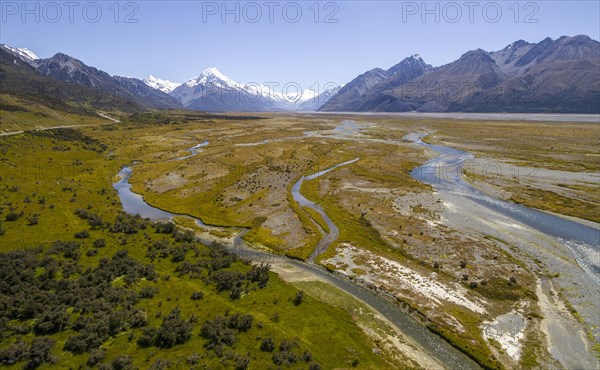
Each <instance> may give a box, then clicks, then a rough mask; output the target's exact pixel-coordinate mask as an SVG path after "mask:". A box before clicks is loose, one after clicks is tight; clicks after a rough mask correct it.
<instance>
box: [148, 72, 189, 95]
mask: <svg viewBox="0 0 600 370" xmlns="http://www.w3.org/2000/svg"><path fill="white" fill-rule="evenodd" d="M143 81H144V83H145V84H146V85H148V86H150V87H151V88H153V89H157V90H160V91H162V92H164V93H166V94H168V93H170V92H171V91H173V90H175V88H176V87H177V86H179V85H181V84H180V83H177V82H171V81H168V80H163V79H161V78H158V77H154V76H152V75H150V76H148V77H146V78H145V79H144V80H143Z"/></svg>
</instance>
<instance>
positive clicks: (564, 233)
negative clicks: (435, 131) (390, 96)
mask: <svg viewBox="0 0 600 370" xmlns="http://www.w3.org/2000/svg"><path fill="white" fill-rule="evenodd" d="M423 136H424V135H415V134H411V135H407V136H406V139H409V140H411V141H413V142H414V143H416V144H417V145H420V146H423V147H427V148H429V149H433V150H435V151H436V152H438V153H440V155H439V156H438V157H436V158H434V159H432V160H430V161H427V162H426V163H425V164H423V165H422V166H420V167H417V168H415V169H414V170H413V171H412V172H411V175H412V176H413V178H415V179H417V180H419V181H421V182H424V183H426V184H430V185H431V186H433V187H434V189H436V190H438V191H445V192H449V193H452V194H458V195H460V196H462V197H464V198H467V199H470V200H472V201H474V202H476V203H477V204H479V205H481V206H484V207H486V208H488V209H490V210H492V211H495V212H498V213H500V214H502V215H504V216H507V217H510V218H511V219H513V220H515V221H517V222H520V223H522V224H525V225H527V226H529V227H531V228H533V229H535V230H538V231H541V232H542V233H544V234H546V235H549V236H552V237H554V238H556V239H557V240H558V241H559V242H561V243H562V244H564V245H565V246H567V247H568V248H569V249H570V250H571V251H572V252H573V254H574V255H575V257H576V259H577V262H578V263H579V265H580V266H581V267H582V268H583V269H584V271H586V272H587V273H588V275H590V276H591V277H592V278H594V279H596V280H598V281H600V230H599V229H596V228H593V227H590V226H587V225H583V224H580V223H578V222H575V221H571V220H567V219H564V218H562V217H559V216H555V215H552V214H549V213H546V212H542V211H538V210H536V209H532V208H529V207H526V206H523V205H520V204H515V203H511V202H507V201H504V200H500V199H496V198H492V197H490V196H488V195H486V194H484V193H482V192H481V191H479V190H477V189H475V188H473V187H472V186H471V185H469V184H468V183H467V182H466V181H465V180H464V179H463V177H462V166H463V165H464V163H465V162H466V161H467V160H469V159H472V158H473V155H471V154H469V153H467V152H463V151H461V150H458V149H453V148H448V147H444V146H440V145H430V144H427V143H424V142H423V141H422V140H421V139H422V138H423Z"/></svg>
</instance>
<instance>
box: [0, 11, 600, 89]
mask: <svg viewBox="0 0 600 370" xmlns="http://www.w3.org/2000/svg"><path fill="white" fill-rule="evenodd" d="M599 3H600V2H598V1H533V2H532V1H530V2H525V1H523V2H515V1H496V2H491V1H481V2H479V1H472V2H470V3H469V2H466V1H457V2H447V1H437V2H436V1H430V2H427V3H423V2H422V1H415V2H412V1H338V2H327V1H322V2H318V3H316V2H315V1H298V2H289V1H281V2H278V1H274V2H273V1H271V2H269V1H256V2H246V1H244V2H227V3H223V2H221V1H218V2H213V1H179V2H176V1H168V2H167V1H131V2H126V1H124V2H118V3H115V2H114V1H106V2H103V1H97V2H85V1H84V2H77V1H75V2H71V3H69V4H72V5H65V4H66V3H65V2H63V1H57V2H44V1H42V2H37V1H29V2H27V3H25V5H23V4H24V3H23V2H22V1H5V0H2V1H1V4H0V5H1V8H0V9H1V10H0V11H1V19H0V27H1V29H0V31H1V32H0V35H1V36H0V42H2V43H6V44H8V45H11V46H16V47H27V48H30V49H32V50H33V51H34V52H36V53H37V54H38V55H39V56H40V57H50V56H52V55H54V54H55V53H56V52H59V51H60V52H64V53H66V54H69V55H72V56H74V57H77V58H79V59H81V60H82V61H84V62H85V63H86V64H89V65H92V66H95V67H97V68H99V69H102V70H105V71H107V72H109V73H110V74H118V75H124V76H131V77H138V78H144V77H145V76H147V75H149V74H153V75H155V76H158V77H161V78H165V79H169V80H172V81H176V82H184V81H186V80H188V79H190V78H192V77H194V76H196V75H198V74H199V73H200V72H201V71H202V70H204V69H206V68H208V67H211V66H215V67H217V68H218V69H220V70H221V72H223V73H224V74H226V75H228V76H229V77H231V78H233V79H234V80H238V81H240V82H257V83H265V82H278V83H280V84H281V85H283V84H285V83H289V82H295V83H298V84H299V85H300V86H301V87H302V88H303V89H306V88H311V87H313V85H314V83H316V82H318V83H320V84H321V86H322V85H323V84H325V83H327V82H334V83H346V82H348V81H350V80H351V79H352V78H354V77H356V75H358V74H360V73H362V72H364V71H366V70H368V69H371V68H374V67H382V68H389V67H390V66H392V65H393V64H395V63H397V62H399V61H400V60H402V59H403V58H404V57H406V56H409V55H412V54H415V53H418V54H420V55H421V56H422V57H423V59H425V61H426V62H428V63H430V64H433V65H435V66H437V65H442V64H445V63H448V62H451V61H453V60H455V59H457V58H458V57H460V55H461V54H463V53H464V52H466V51H468V50H471V49H476V48H482V49H485V50H497V49H501V48H503V47H504V46H506V45H507V44H509V43H511V42H513V41H515V40H518V39H524V40H527V41H531V42H538V41H540V40H542V39H544V38H545V37H552V38H557V37H560V36H561V35H577V34H586V35H589V36H590V37H592V38H594V39H596V40H598V38H599V37H600V35H599V34H600V24H599V22H600V19H599V17H600V16H599V14H600V5H599ZM466 4H470V5H466ZM515 4H516V6H515ZM299 10H300V12H301V14H300V12H299ZM99 11H100V12H101V14H100V13H99ZM259 11H260V14H259ZM236 18H237V19H236ZM136 21H137V22H136Z"/></svg>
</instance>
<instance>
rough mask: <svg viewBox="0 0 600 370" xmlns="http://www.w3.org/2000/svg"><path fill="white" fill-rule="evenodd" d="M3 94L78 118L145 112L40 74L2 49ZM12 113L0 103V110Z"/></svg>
mask: <svg viewBox="0 0 600 370" xmlns="http://www.w3.org/2000/svg"><path fill="white" fill-rule="evenodd" d="M0 93H2V94H9V95H12V96H16V97H18V98H19V99H20V100H22V101H30V102H35V103H38V104H42V105H45V106H47V107H50V108H52V109H57V110H62V111H66V112H73V113H79V114H93V115H95V114H96V111H97V110H120V111H124V112H133V111H139V110H143V107H142V106H141V105H139V104H137V103H135V102H132V101H129V100H124V99H120V98H118V97H115V96H113V95H111V94H109V93H107V92H105V91H103V90H100V89H95V88H91V87H86V86H81V85H75V84H72V83H68V82H64V81H60V80H57V79H54V78H51V77H48V76H44V75H42V74H40V73H39V72H38V71H37V69H36V68H35V67H34V66H32V65H30V64H29V63H27V62H25V61H23V60H22V58H21V57H20V56H18V55H15V53H14V52H12V51H10V50H7V48H5V47H0ZM4 109H11V108H10V107H6V106H4V105H3V104H2V103H0V110H4Z"/></svg>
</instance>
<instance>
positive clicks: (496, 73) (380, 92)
mask: <svg viewBox="0 0 600 370" xmlns="http://www.w3.org/2000/svg"><path fill="white" fill-rule="evenodd" d="M33 85H37V86H38V87H37V89H23V87H22V86H29V87H31V86H33ZM73 86H77V87H78V89H77V94H71V93H69V91H70V90H73ZM0 87H1V88H2V92H4V91H6V92H9V93H10V92H13V93H15V92H19V91H17V90H24V91H20V92H21V93H23V94H24V95H27V96H28V97H29V98H32V97H35V95H36V92H37V93H38V95H40V94H41V95H44V97H45V99H50V98H51V99H52V101H53V104H55V105H56V104H58V105H61V104H62V105H66V106H69V107H71V108H70V109H74V108H73V104H75V103H77V102H81V101H85V102H86V104H87V106H88V107H91V108H90V109H92V108H93V107H96V108H97V107H99V106H103V107H105V108H111V107H112V108H115V109H116V108H118V109H122V110H126V111H130V110H140V109H147V108H154V109H183V108H186V109H193V110H203V111H219V112H225V111H281V110H294V111H301V110H305V111H315V110H320V111H328V112H406V111H417V112H568V113H600V43H599V42H598V41H595V40H593V39H591V38H589V37H587V36H574V37H567V36H563V37H561V38H559V39H557V40H552V39H550V38H546V39H544V40H542V41H541V42H539V43H537V44H536V43H529V42H526V41H523V40H519V41H516V42H514V43H512V44H510V45H508V46H506V47H505V48H504V49H502V50H498V51H492V52H488V51H485V50H482V49H477V50H471V51H468V52H466V53H464V54H463V55H462V56H461V57H460V58H459V59H458V60H456V61H454V62H451V63H448V64H445V65H442V66H439V67H433V66H431V65H429V64H427V63H426V62H425V61H424V60H423V59H422V58H421V57H420V56H419V55H417V54H415V55H412V56H410V57H408V58H405V59H404V60H402V61H401V62H399V63H398V64H396V65H394V66H392V67H390V68H389V69H381V68H375V69H372V70H369V71H367V72H365V73H363V74H361V75H359V76H358V77H356V78H355V79H353V80H352V81H350V82H349V83H347V84H346V85H344V86H338V87H333V88H329V89H325V91H323V92H321V93H320V94H319V93H317V92H314V91H312V90H304V91H294V90H295V89H294V88H292V89H289V90H291V93H286V94H284V93H281V92H277V91H274V90H273V89H271V88H269V87H267V86H265V85H262V84H251V83H249V84H243V83H239V82H236V81H234V80H232V79H231V78H229V77H227V76H226V75H224V74H223V73H221V72H220V71H219V70H218V69H217V68H214V67H213V68H209V69H206V70H204V71H203V72H202V73H201V74H200V75H198V76H197V77H194V78H192V79H190V80H188V81H187V82H185V83H182V84H179V83H174V82H170V81H167V80H163V79H161V78H158V77H154V76H148V77H147V78H146V79H144V80H139V79H137V78H131V77H121V76H113V75H110V74H108V73H107V72H104V71H101V70H99V69H97V68H94V67H92V66H88V65H86V64H85V63H83V62H82V61H80V60H78V59H76V58H73V57H71V56H68V55H66V54H63V53H57V54H56V55H54V56H52V57H50V58H46V59H40V58H38V57H37V56H36V55H35V53H33V52H32V51H31V50H28V49H19V48H14V47H11V46H8V45H4V44H0ZM23 94H22V95H23ZM94 96H95V97H94ZM37 98H38V99H39V96H38V97H37ZM86 109H87V108H86Z"/></svg>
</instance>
